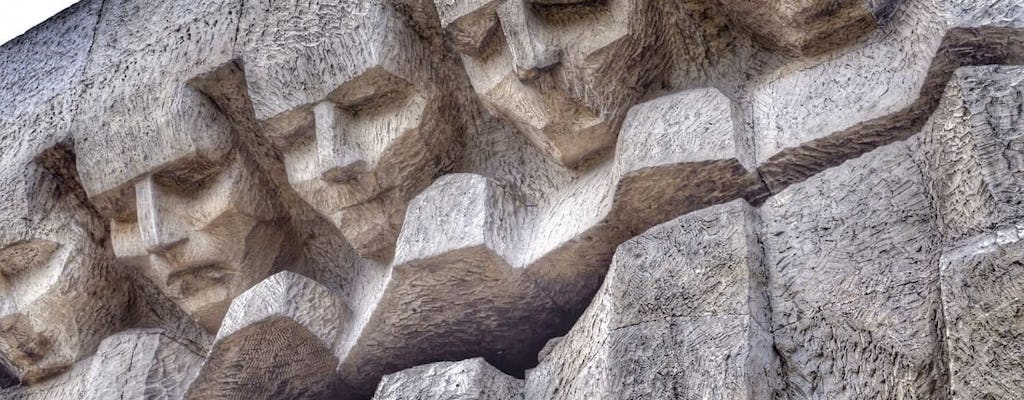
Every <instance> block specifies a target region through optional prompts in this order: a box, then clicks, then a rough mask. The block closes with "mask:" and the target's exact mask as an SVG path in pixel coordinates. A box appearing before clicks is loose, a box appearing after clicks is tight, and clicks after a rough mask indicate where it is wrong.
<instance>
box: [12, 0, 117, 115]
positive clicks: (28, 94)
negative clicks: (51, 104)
mask: <svg viewBox="0 0 1024 400" xmlns="http://www.w3.org/2000/svg"><path fill="white" fill-rule="evenodd" d="M99 9H100V1H98V0H83V1H81V2H78V3H77V4H75V5H72V6H71V7H69V8H68V9H66V10H64V11H61V12H60V13H58V14H57V15H55V16H53V17H52V18H50V19H48V20H47V21H46V23H44V24H39V25H37V26H36V27H34V28H32V29H31V30H29V31H28V32H25V33H24V34H23V35H21V36H19V37H17V38H15V39H13V40H11V41H9V42H7V43H5V44H4V45H3V46H0V70H2V71H4V73H3V74H0V93H3V95H2V96H0V110H4V111H3V112H4V113H7V112H18V111H22V110H27V109H29V108H31V107H33V106H35V105H37V104H38V103H39V102H41V101H47V100H49V99H51V98H53V97H57V96H63V95H68V94H70V93H77V91H76V90H74V89H75V86H76V85H77V83H78V79H77V77H78V75H79V74H80V72H81V69H82V68H83V67H84V65H85V63H86V60H87V58H88V51H89V45H90V43H91V40H92V32H93V30H94V26H95V25H96V20H97V17H98V15H99Z"/></svg>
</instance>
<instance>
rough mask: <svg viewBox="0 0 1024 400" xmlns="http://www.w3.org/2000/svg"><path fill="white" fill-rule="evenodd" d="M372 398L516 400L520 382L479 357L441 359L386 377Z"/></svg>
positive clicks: (384, 399) (520, 395)
mask: <svg viewBox="0 0 1024 400" xmlns="http://www.w3.org/2000/svg"><path fill="white" fill-rule="evenodd" d="M373 398H374V399H375V400H428V399H436V400H516V399H522V398H523V381H522V380H520V379H516V378H513V377H511V376H508V375H505V374H504V373H502V372H501V371H498V370H497V369H495V368H494V367H492V366H491V365H490V364H488V363H487V361H484V359H482V358H473V359H469V360H464V361H459V362H441V363H435V364H429V365H424V366H420V367H416V368H410V369H407V370H404V371H401V372H396V373H394V374H391V375H388V376H385V377H384V379H383V380H381V382H380V385H379V386H378V387H377V393H376V394H375V395H374V396H373Z"/></svg>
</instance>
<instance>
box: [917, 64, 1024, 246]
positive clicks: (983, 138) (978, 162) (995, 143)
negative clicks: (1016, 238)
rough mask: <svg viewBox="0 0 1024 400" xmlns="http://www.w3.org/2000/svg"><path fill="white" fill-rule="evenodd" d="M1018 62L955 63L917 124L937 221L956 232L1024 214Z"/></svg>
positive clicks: (1023, 85)
mask: <svg viewBox="0 0 1024 400" xmlns="http://www.w3.org/2000/svg"><path fill="white" fill-rule="evenodd" d="M1022 72H1024V69H1022V68H1021V67H1000V66H986V67H974V68H962V69H959V70H957V72H956V74H955V76H954V78H953V79H952V80H951V81H950V84H949V86H947V87H946V91H945V95H944V96H943V100H942V103H941V104H940V105H939V109H938V110H937V111H936V113H935V115H934V116H933V118H932V119H931V120H929V121H928V124H927V125H926V126H925V128H924V133H923V140H924V143H925V150H926V155H925V158H924V160H925V163H926V164H927V173H928V176H929V178H930V182H931V185H930V188H931V192H932V197H933V198H934V199H935V208H936V216H937V217H938V220H939V228H940V229H941V230H942V232H943V235H944V236H945V237H946V238H947V239H948V240H953V241H955V240H960V239H964V238H966V237H969V236H973V235H975V234H978V233H981V232H984V231H987V230H988V229H991V228H993V227H998V226H1000V225H1005V224H1006V223H1007V222H1009V223H1012V222H1014V221H1016V220H1019V219H1020V218H1021V217H1024V207H1021V202H1022V201H1024V186H1022V184H1024V181H1022V177H1024V176H1022V173H1024V164H1022V162H1024V140H1022V138H1021V123H1020V121H1021V117H1022V115H1021V113H1022V110H1021V107H1022V105H1024V78H1022Z"/></svg>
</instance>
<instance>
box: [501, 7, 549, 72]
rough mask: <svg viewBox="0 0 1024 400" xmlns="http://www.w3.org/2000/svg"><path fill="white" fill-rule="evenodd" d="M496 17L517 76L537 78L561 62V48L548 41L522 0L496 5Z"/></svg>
mask: <svg viewBox="0 0 1024 400" xmlns="http://www.w3.org/2000/svg"><path fill="white" fill-rule="evenodd" d="M498 19H499V20H500V21H501V30H502V32H504V34H505V41H506V42H507V44H508V49H509V52H510V53H512V62H513V64H514V65H515V69H516V75H517V76H518V77H519V79H521V80H527V81H528V80H533V79H537V77H539V76H540V74H541V73H542V72H544V71H546V70H548V69H551V68H552V67H554V66H555V65H557V64H558V63H559V62H560V61H561V56H562V52H561V50H559V49H558V48H557V47H555V46H553V45H551V44H549V42H550V40H548V38H547V37H545V34H544V32H545V31H544V29H543V28H542V27H541V26H540V24H539V23H538V21H537V19H536V17H535V16H534V15H533V12H532V11H531V10H529V9H528V5H527V4H526V1H525V0H508V1H506V2H504V3H503V4H502V5H501V6H499V7H498Z"/></svg>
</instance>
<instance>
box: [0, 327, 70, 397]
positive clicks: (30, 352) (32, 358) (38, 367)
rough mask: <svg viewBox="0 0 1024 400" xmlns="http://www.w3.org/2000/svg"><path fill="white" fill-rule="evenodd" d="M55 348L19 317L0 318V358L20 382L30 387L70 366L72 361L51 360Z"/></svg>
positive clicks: (48, 340)
mask: <svg viewBox="0 0 1024 400" xmlns="http://www.w3.org/2000/svg"><path fill="white" fill-rule="evenodd" d="M56 345H57V343H55V342H54V341H53V340H52V339H51V338H50V336H48V335H46V334H44V333H42V332H40V331H38V330H36V329H35V327H34V326H33V325H32V323H31V322H30V321H29V320H28V318H27V317H25V316H24V315H23V314H13V315H8V316H5V317H3V318H0V354H2V355H3V356H2V357H0V358H2V359H3V360H4V362H7V363H9V364H8V365H7V367H8V368H9V369H10V370H11V371H14V372H15V373H16V374H17V375H18V376H19V377H20V378H21V380H22V381H25V382H30V383H31V382H34V381H37V380H40V379H42V378H45V377H47V376H50V375H52V374H53V373H55V372H56V371H59V370H63V369H65V368H67V367H68V366H70V365H71V363H72V360H63V361H62V360H59V359H55V357H54V356H55V355H56V353H58V352H56V351H54V350H55V346H56Z"/></svg>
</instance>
